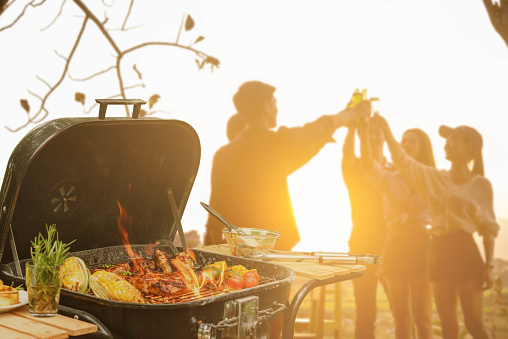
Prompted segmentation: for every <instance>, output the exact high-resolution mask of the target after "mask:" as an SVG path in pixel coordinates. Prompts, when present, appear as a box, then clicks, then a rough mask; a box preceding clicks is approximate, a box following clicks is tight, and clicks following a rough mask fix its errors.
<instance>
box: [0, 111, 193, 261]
mask: <svg viewBox="0 0 508 339" xmlns="http://www.w3.org/2000/svg"><path fill="white" fill-rule="evenodd" d="M109 103H111V102H109ZM129 103H131V102H129ZM103 110H104V108H103ZM101 112H102V110H101ZM104 112H105V110H104ZM133 116H134V114H133ZM136 116H137V114H136ZM200 155H201V148H200V143H199V138H198V135H197V133H196V131H195V130H194V129H193V128H192V127H191V126H190V125H189V124H187V123H185V122H183V121H179V120H166V119H157V118H139V119H137V118H136V119H132V118H105V117H104V115H103V116H100V119H96V118H62V119H56V120H52V121H48V122H46V123H43V124H41V125H39V126H37V127H36V128H34V129H33V130H31V131H30V132H29V133H28V134H27V135H26V136H25V137H24V138H23V139H22V140H21V141H20V142H19V144H18V145H17V146H16V148H15V149H14V151H13V152H12V154H11V157H10V159H9V162H8V165H7V169H6V172H5V176H4V180H3V184H2V190H1V194H0V199H1V200H0V201H1V202H2V205H1V208H2V210H1V218H0V227H1V243H0V259H1V262H3V263H6V262H12V259H13V255H12V248H14V247H15V251H14V252H15V255H16V253H17V256H18V257H19V259H27V258H29V257H30V246H31V244H30V241H31V240H33V239H34V238H35V237H36V236H37V235H38V234H39V232H42V233H43V234H45V224H46V223H47V224H48V225H50V224H53V223H55V224H56V226H57V229H58V233H59V236H60V239H61V240H62V241H64V242H69V241H71V240H73V239H76V242H75V243H73V244H72V245H71V247H72V248H71V250H72V252H75V251H81V250H87V249H93V248H101V247H107V246H114V245H121V244H122V239H121V236H120V233H119V231H118V226H117V220H118V219H119V216H120V209H121V208H122V209H123V210H124V211H126V214H125V215H124V217H123V219H122V223H123V224H124V225H127V226H128V227H127V229H128V236H129V242H130V243H131V244H150V243H154V242H156V241H166V242H167V240H169V241H173V238H174V236H175V233H176V229H177V227H176V224H177V223H176V221H177V219H176V218H174V216H173V213H172V212H171V210H172V209H171V207H170V203H169V199H168V189H171V191H172V193H173V195H174V199H175V201H176V205H177V206H178V214H179V215H180V217H181V215H182V214H183V211H184V209H185V205H186V203H187V199H188V197H189V194H190V191H191V189H192V185H193V183H194V180H195V178H196V174H197V170H198V167H199V159H200ZM178 220H179V219H178ZM10 226H12V234H11V227H10ZM8 239H9V240H11V239H13V241H14V243H13V242H12V240H11V241H8ZM13 245H15V246H13Z"/></svg>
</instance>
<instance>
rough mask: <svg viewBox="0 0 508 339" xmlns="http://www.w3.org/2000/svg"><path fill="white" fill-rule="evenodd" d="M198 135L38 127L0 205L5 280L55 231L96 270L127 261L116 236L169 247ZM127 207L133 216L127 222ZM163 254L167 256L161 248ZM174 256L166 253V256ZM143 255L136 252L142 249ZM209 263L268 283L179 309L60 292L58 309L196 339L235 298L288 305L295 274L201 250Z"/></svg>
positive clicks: (145, 127)
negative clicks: (252, 273)
mask: <svg viewBox="0 0 508 339" xmlns="http://www.w3.org/2000/svg"><path fill="white" fill-rule="evenodd" d="M200 152H201V149H200V142H199V138H198V136H197V133H196V132H195V130H194V129H193V128H192V126H190V125H189V124H187V123H185V122H183V121H179V120H165V119H156V118H139V119H130V118H104V117H102V118H101V119H96V118H63V119H56V120H52V121H48V122H46V123H43V124H40V125H38V126H37V127H35V128H34V129H33V130H31V131H30V132H29V133H27V135H26V136H25V137H24V138H23V139H22V140H21V141H20V142H19V144H18V145H17V146H16V148H15V149H14V151H13V152H12V154H11V157H10V159H9V162H8V165H7V168H6V172H5V176H4V180H3V183H2V189H1V193H0V199H1V202H2V210H1V214H0V227H1V229H0V232H1V233H0V240H1V241H0V264H1V266H0V275H1V277H2V279H3V280H4V281H6V282H7V283H10V282H15V283H16V284H19V283H24V265H25V263H26V262H27V261H28V260H29V259H30V247H31V243H30V241H31V240H33V239H34V238H36V236H37V235H38V234H39V233H43V234H45V225H46V224H48V225H49V224H53V223H54V224H56V226H57V230H58V233H59V238H60V239H61V240H62V241H64V242H70V241H72V240H74V239H76V241H75V242H74V243H73V244H72V245H71V253H70V255H76V256H79V257H81V258H82V259H83V260H84V261H85V263H86V264H87V266H89V267H90V268H91V269H93V268H95V267H98V266H100V265H102V264H114V263H120V262H125V261H127V260H128V258H127V253H126V251H125V248H124V246H123V244H122V236H121V235H120V233H119V224H123V225H122V226H123V227H124V229H125V230H127V233H128V242H129V243H130V244H131V245H132V246H133V249H134V250H135V251H139V253H143V249H144V248H146V246H147V245H150V244H155V243H160V244H168V243H169V244H172V242H173V240H174V238H175V235H176V232H177V229H176V228H177V225H178V223H177V222H176V221H177V219H176V218H177V217H178V216H177V217H175V215H173V213H172V209H171V207H170V203H169V202H168V195H167V193H168V189H171V191H172V192H173V195H174V200H175V202H176V205H177V210H178V215H179V216H182V215H183V213H184V211H185V207H186V204H187V200H188V197H189V194H190V192H191V189H192V186H193V184H194V180H195V178H196V174H197V171H198V167H199V160H200V155H201V153H200ZM121 210H124V211H126V213H127V214H128V218H124V219H121V218H120V211H121ZM163 249H165V248H164V247H163ZM168 252H169V251H168ZM137 253H138V252H137ZM195 253H196V255H197V260H198V263H200V264H202V265H204V264H209V263H212V262H215V261H218V260H226V261H227V263H228V264H229V265H231V264H242V265H244V266H246V267H248V268H256V269H258V272H259V274H260V275H261V276H263V277H266V278H268V280H269V282H268V283H265V284H263V285H260V286H257V287H254V288H250V289H244V290H240V291H234V292H231V293H227V294H223V295H219V296H213V297H209V298H204V299H200V300H193V301H188V302H182V303H176V304H132V303H123V302H115V301H109V300H103V299H99V298H97V297H95V296H93V295H85V294H79V293H76V292H72V291H68V290H63V291H62V294H61V300H60V303H61V304H62V305H65V306H69V307H72V308H75V309H78V310H83V311H86V312H88V313H90V314H92V315H94V316H95V317H97V318H98V319H100V320H101V321H102V322H103V323H104V324H105V325H106V326H107V327H108V329H109V330H110V331H111V332H112V333H114V334H115V336H117V337H118V338H195V337H196V335H197V329H198V326H199V322H200V321H202V322H206V323H217V322H219V321H220V320H222V318H223V313H224V310H223V309H224V303H225V302H226V301H228V300H232V299H235V298H240V297H244V296H247V295H258V296H259V297H260V309H265V308H270V307H271V306H272V303H273V302H274V301H277V302H279V303H287V296H288V291H289V285H290V283H291V282H292V281H293V280H294V272H293V271H291V270H289V269H287V268H284V267H282V266H278V265H275V264H269V263H261V262H256V261H251V260H247V259H243V258H236V257H232V256H223V255H217V254H211V253H207V252H204V251H199V249H197V250H195Z"/></svg>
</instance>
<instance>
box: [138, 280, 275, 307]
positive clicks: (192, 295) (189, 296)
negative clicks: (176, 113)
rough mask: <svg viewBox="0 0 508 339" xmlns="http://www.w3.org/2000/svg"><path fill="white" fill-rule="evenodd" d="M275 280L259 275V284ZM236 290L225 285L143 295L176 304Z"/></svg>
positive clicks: (154, 300)
mask: <svg viewBox="0 0 508 339" xmlns="http://www.w3.org/2000/svg"><path fill="white" fill-rule="evenodd" d="M272 281H275V279H271V278H267V277H259V285H264V284H268V283H269V282H272ZM234 291H236V290H235V289H233V288H231V287H229V286H226V287H224V288H221V289H217V288H215V287H205V288H203V289H202V290H200V291H199V294H198V293H197V292H195V291H190V292H185V293H178V294H175V295H172V296H169V297H164V296H161V295H153V294H145V295H144V296H143V297H144V298H145V300H146V301H147V302H148V303H150V304H176V303H182V302H189V301H194V300H199V299H205V298H211V297H215V296H218V295H223V294H227V293H230V292H234Z"/></svg>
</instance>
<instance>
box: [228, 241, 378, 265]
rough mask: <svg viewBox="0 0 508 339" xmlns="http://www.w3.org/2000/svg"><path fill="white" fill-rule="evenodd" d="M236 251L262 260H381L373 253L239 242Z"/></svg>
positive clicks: (344, 262)
mask: <svg viewBox="0 0 508 339" xmlns="http://www.w3.org/2000/svg"><path fill="white" fill-rule="evenodd" d="M236 253H237V255H238V256H241V257H243V258H246V259H258V260H262V261H285V262H288V261H294V262H305V261H309V262H318V263H320V264H332V265H376V264H379V262H380V257H379V256H378V255H373V254H349V253H337V252H289V251H261V250H259V249H256V248H255V247H252V246H249V245H245V244H237V245H236Z"/></svg>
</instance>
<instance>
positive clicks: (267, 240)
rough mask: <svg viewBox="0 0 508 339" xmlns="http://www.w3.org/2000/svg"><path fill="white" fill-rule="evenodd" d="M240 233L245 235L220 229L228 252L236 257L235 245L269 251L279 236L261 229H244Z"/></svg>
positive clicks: (277, 233)
mask: <svg viewBox="0 0 508 339" xmlns="http://www.w3.org/2000/svg"><path fill="white" fill-rule="evenodd" d="M242 231H244V232H245V233H247V234H238V233H235V232H231V231H229V230H228V229H227V228H224V229H222V234H224V237H225V238H226V241H227V243H228V246H229V250H230V251H231V253H232V254H233V255H235V256H236V245H238V244H245V245H249V246H252V247H254V248H257V249H260V250H271V249H273V246H275V243H276V242H277V239H279V237H280V236H281V234H280V233H279V232H276V231H271V230H265V229H261V228H245V227H242Z"/></svg>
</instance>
